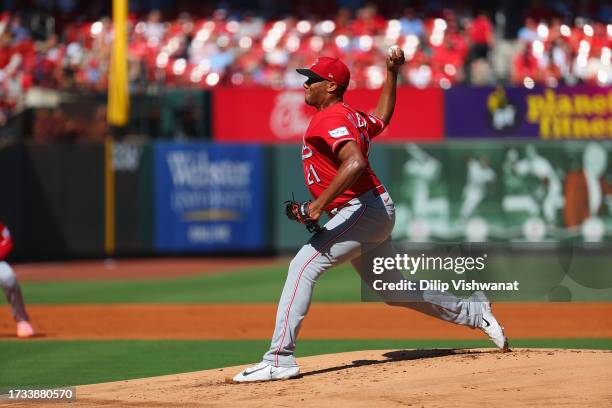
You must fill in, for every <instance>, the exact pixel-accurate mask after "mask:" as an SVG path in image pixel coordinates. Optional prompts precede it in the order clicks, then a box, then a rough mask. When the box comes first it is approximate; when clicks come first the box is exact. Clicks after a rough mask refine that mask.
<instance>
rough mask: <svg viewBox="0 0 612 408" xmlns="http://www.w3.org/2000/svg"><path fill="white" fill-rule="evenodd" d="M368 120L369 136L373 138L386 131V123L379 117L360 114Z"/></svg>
mask: <svg viewBox="0 0 612 408" xmlns="http://www.w3.org/2000/svg"><path fill="white" fill-rule="evenodd" d="M359 113H361V114H362V115H363V117H364V118H365V119H366V126H367V129H368V135H370V137H371V138H374V137H376V136H378V135H379V134H380V133H381V132H382V131H383V130H385V122H383V121H382V120H381V119H380V118H379V117H378V116H375V115H372V114H371V113H370V114H367V113H363V112H359Z"/></svg>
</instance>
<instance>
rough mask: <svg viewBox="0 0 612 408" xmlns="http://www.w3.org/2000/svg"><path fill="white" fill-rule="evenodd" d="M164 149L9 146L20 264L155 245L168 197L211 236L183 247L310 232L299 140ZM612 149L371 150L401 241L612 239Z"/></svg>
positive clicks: (271, 243)
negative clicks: (302, 214) (293, 212)
mask: <svg viewBox="0 0 612 408" xmlns="http://www.w3.org/2000/svg"><path fill="white" fill-rule="evenodd" d="M155 146H156V144H155V143H151V142H123V143H114V144H113V146H112V156H110V157H111V158H110V159H106V158H105V145H104V144H100V143H71V144H37V143H32V142H27V143H23V142H17V143H5V144H3V145H0V172H1V174H3V176H4V177H3V187H2V193H1V194H2V198H1V199H0V219H2V220H4V221H5V223H6V224H7V225H8V226H9V227H10V229H11V231H12V234H13V237H14V240H15V244H16V245H15V249H14V252H13V253H12V254H11V257H12V258H11V259H13V260H35V259H54V258H55V259H63V258H82V257H105V256H146V255H155V254H158V253H159V251H158V245H156V242H157V243H159V242H160V239H159V238H160V237H159V236H157V235H159V233H160V232H159V231H160V230H161V229H160V228H157V227H158V226H159V225H160V223H164V226H165V229H163V231H170V234H172V233H173V232H172V231H174V230H173V229H172V225H171V223H170V227H168V219H164V218H160V217H164V215H163V213H161V214H162V215H160V211H157V210H159V208H157V206H158V205H160V204H159V203H160V200H162V201H163V200H164V199H165V197H166V195H167V196H168V197H167V198H168V202H167V203H166V204H165V205H167V206H168V207H169V208H170V207H172V208H171V209H172V210H173V209H174V207H181V206H183V207H184V206H185V205H186V204H185V203H186V202H188V204H189V211H185V212H184V213H181V212H177V214H175V215H176V219H177V220H178V221H181V222H182V221H185V220H187V221H189V222H190V223H191V224H193V225H192V226H191V227H193V228H192V229H190V230H189V232H188V237H187V238H188V239H191V238H193V239H194V240H200V241H201V242H205V243H206V245H204V246H202V248H203V250H198V248H199V247H198V246H185V248H183V247H180V246H177V247H176V248H178V249H177V251H176V253H177V254H211V253H228V254H229V253H233V254H237V253H247V252H249V253H253V252H255V253H290V252H292V251H294V250H295V249H296V248H298V247H299V246H300V245H301V244H302V243H303V242H305V241H306V240H307V239H308V236H309V235H308V233H307V232H305V231H304V229H303V228H301V227H300V226H299V225H298V224H295V223H291V222H288V221H287V220H286V218H285V215H284V213H283V205H282V204H283V202H284V201H285V200H287V199H289V198H291V197H292V194H293V195H294V196H295V198H296V199H297V200H305V199H307V198H308V197H309V195H308V192H307V190H306V188H305V186H304V183H303V176H302V174H301V166H300V148H299V146H298V145H282V146H281V145H264V146H256V145H226V144H215V143H189V144H181V143H177V144H176V145H175V144H173V143H165V144H163V146H164V147H163V149H156V147H155ZM172 146H176V148H173V147H172ZM247 146H248V147H247ZM156 151H157V152H158V154H157V155H156V154H155V152H156ZM159 152H165V153H163V155H162V154H161V153H159ZM611 157H612V142H609V141H583V142H579V141H557V142H543V141H537V142H536V141H505V140H499V141H495V142H483V141H478V142H476V141H459V142H445V143H441V144H418V145H417V144H407V143H402V144H387V145H374V147H373V150H372V152H371V157H370V158H371V163H372V166H373V168H374V169H375V170H376V172H377V173H378V175H379V176H380V178H381V179H382V180H383V182H384V183H385V185H386V186H387V187H388V189H389V190H390V192H391V195H392V197H393V199H394V201H395V203H396V207H397V222H396V229H395V230H394V232H393V234H394V238H395V239H397V240H409V241H411V242H415V241H416V242H434V243H435V242H439V243H449V242H469V241H471V242H483V241H485V242H545V243H546V242H548V243H551V242H553V243H554V242H563V243H568V242H569V243H572V242H587V243H595V244H597V243H600V244H603V243H609V242H611V241H612V164H610V158H611ZM109 166H110V167H109ZM164 166H165V167H164ZM160 168H162V169H163V168H167V171H166V173H167V174H165V175H164V177H165V179H162V175H161V173H159V171H160V170H159V169H160ZM105 169H106V170H108V169H110V173H108V171H107V172H106V173H105ZM156 169H157V170H156ZM105 174H106V175H105ZM108 174H111V175H112V183H111V187H109V183H108V181H109V180H108V177H109V176H108ZM168 185H169V186H168ZM179 187H180V188H179ZM198 200H199V201H198ZM109 203H112V207H113V208H112V211H110V212H109V205H110V204H109ZM243 204H244V205H243ZM177 211H178V210H177ZM255 222H257V223H258V224H257V225H256V226H255V224H253V223H255ZM231 223H235V224H231ZM109 224H110V225H111V227H112V228H111V229H109ZM238 224H239V226H238V227H236V225H238ZM225 225H230V226H231V225H234V226H233V227H232V228H233V229H230V228H229V227H228V228H225ZM191 227H190V228H191ZM234 227H235V228H234ZM253 228H255V229H256V230H254V229H253ZM228 231H229V232H228ZM165 233H166V234H168V232H165ZM230 233H231V234H238V235H237V236H231V237H229V236H228V234H230ZM240 234H242V235H240ZM254 234H256V235H257V236H258V237H257V239H255V238H253V235H254ZM109 235H112V236H110V237H109ZM109 238H112V239H111V240H110V241H109ZM173 239H174V238H173V237H172V236H168V237H164V242H166V243H167V242H170V243H171V242H172V240H173ZM215 240H217V241H218V242H217V241H215ZM249 240H250V241H249ZM242 241H245V242H246V241H249V246H248V247H243V246H241V244H240V243H241V242H242ZM109 242H110V243H111V244H112V245H110V246H109ZM170 248H172V247H171V246H170ZM163 253H165V254H168V253H172V251H171V250H170V251H164V252H163Z"/></svg>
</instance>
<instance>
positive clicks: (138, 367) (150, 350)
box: [0, 339, 612, 391]
mask: <svg viewBox="0 0 612 408" xmlns="http://www.w3.org/2000/svg"><path fill="white" fill-rule="evenodd" d="M512 344H513V346H514V347H546V348H583V349H606V350H612V341H610V340H609V339H550V340H543V339H537V340H529V339H526V340H514V341H513V342H512ZM268 346H269V342H268V341H267V340H221V341H183V340H172V341H157V340H150V341H118V340H117V341H56V340H45V341H38V340H35V341H27V342H25V341H9V340H4V341H0V350H2V359H1V360H0V373H2V376H1V377H0V391H2V390H6V389H10V388H26V387H29V388H35V387H60V386H70V385H79V384H94V383H100V382H108V381H119V380H126V379H131V378H142V377H151V376H156V375H165V374H175V373H182V372H190V371H198V370H205V369H211V368H219V367H227V366H232V365H240V364H247V363H252V362H257V361H259V360H260V359H261V355H262V354H263V352H264V351H265V350H266V349H267V347H268ZM490 346H491V343H490V342H489V341H487V340H350V339H349V340H302V341H300V344H299V348H298V353H297V356H298V358H299V357H305V356H311V355H318V354H328V353H338V352H346V351H355V350H372V349H394V350H401V349H415V348H416V349H433V348H466V347H470V348H471V347H490ZM233 374H235V373H233V372H222V373H220V374H219V375H220V378H221V379H223V378H224V377H226V376H232V375H233Z"/></svg>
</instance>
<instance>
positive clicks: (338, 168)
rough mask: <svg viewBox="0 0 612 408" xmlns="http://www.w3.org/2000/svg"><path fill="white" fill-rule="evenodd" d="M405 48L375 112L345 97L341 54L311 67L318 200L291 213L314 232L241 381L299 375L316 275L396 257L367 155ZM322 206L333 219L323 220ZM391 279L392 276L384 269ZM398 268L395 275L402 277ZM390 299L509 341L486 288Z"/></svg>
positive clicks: (391, 98)
mask: <svg viewBox="0 0 612 408" xmlns="http://www.w3.org/2000/svg"><path fill="white" fill-rule="evenodd" d="M403 63H404V54H403V52H402V50H401V49H400V48H399V47H397V46H394V47H391V48H390V49H389V54H388V56H387V58H386V65H387V77H386V80H385V82H384V84H383V87H382V91H381V95H380V98H379V101H378V104H377V107H376V110H375V111H374V112H373V113H372V114H366V113H364V112H361V111H358V110H356V109H354V108H353V107H351V106H349V105H348V104H346V103H345V102H343V96H344V93H345V91H346V89H347V87H348V85H349V79H350V73H349V70H348V68H347V67H346V65H345V64H344V63H342V61H340V60H339V59H337V58H328V57H320V58H318V59H317V60H316V62H315V63H314V65H312V66H311V67H310V68H308V69H298V70H297V71H298V72H299V73H300V74H302V75H304V76H306V77H307V80H306V82H305V83H304V93H305V101H306V103H307V104H308V105H310V106H312V107H314V108H316V110H317V113H316V114H315V115H314V117H313V118H312V120H311V122H310V124H309V126H308V129H307V130H306V133H305V135H304V137H303V144H302V168H303V171H304V180H305V182H306V185H307V187H308V189H309V191H310V193H311V194H312V196H313V198H314V200H312V201H307V202H303V203H300V202H296V201H288V202H287V203H286V204H287V206H286V210H287V216H288V217H289V218H290V219H292V220H295V221H297V222H300V223H302V224H304V225H305V226H306V227H307V228H308V230H309V231H311V232H313V233H314V235H313V236H312V238H311V239H310V240H309V242H308V243H307V244H306V245H304V246H303V247H302V248H301V249H300V251H299V252H298V254H297V255H296V256H295V258H293V260H292V261H291V263H290V265H289V271H288V273H287V280H286V282H285V286H284V288H283V292H282V295H281V298H280V301H279V304H278V309H277V314H276V327H275V330H274V335H273V336H272V343H271V345H270V349H269V350H268V351H267V352H266V353H265V355H264V356H263V361H262V362H261V363H259V364H257V365H255V366H254V367H249V368H247V369H246V370H244V371H242V372H241V373H239V374H237V375H236V376H235V377H234V381H237V382H249V381H268V380H279V379H286V378H291V377H295V376H297V375H298V374H299V367H298V365H297V362H296V360H295V357H294V351H295V347H296V340H297V336H298V333H299V330H300V326H301V323H302V320H303V319H304V317H305V316H306V313H307V312H308V308H309V306H310V301H311V298H312V292H313V288H314V285H315V282H316V280H317V279H318V278H319V277H320V276H321V274H323V272H325V271H326V270H328V269H329V268H331V267H333V266H335V265H337V264H339V263H342V262H345V261H351V262H352V264H353V266H354V267H355V269H356V270H357V273H359V274H360V276H361V277H362V279H364V280H366V282H368V281H369V280H370V279H371V276H372V271H371V270H368V268H366V267H365V266H366V265H364V267H362V262H361V255H362V254H363V252H364V251H365V250H366V249H367V252H368V255H369V256H372V255H373V256H382V257H394V256H395V254H396V251H395V249H394V247H393V245H392V243H391V240H390V235H391V231H392V230H393V226H394V223H395V207H394V205H393V200H392V199H391V197H390V195H389V192H388V191H387V189H386V188H385V187H384V186H383V184H382V183H381V182H380V180H379V179H378V177H377V176H376V174H375V173H374V171H373V170H372V168H371V167H370V164H369V162H368V151H369V148H370V142H371V140H372V139H373V138H375V137H376V136H377V135H378V134H380V133H381V132H382V131H383V129H384V128H385V127H386V126H387V125H388V124H389V121H390V120H391V116H392V115H393V110H394V107H395V99H396V87H397V75H398V70H399V68H400V66H401V65H402V64H403ZM323 212H327V213H328V214H329V215H330V216H331V219H330V220H329V221H328V222H327V223H326V224H325V225H324V226H323V227H320V226H319V224H318V221H319V218H320V216H321V214H322V213H323ZM385 277H386V278H387V279H389V275H385ZM401 278H402V275H401V273H400V272H399V271H395V273H394V274H393V275H392V277H391V278H390V279H394V280H399V279H401ZM381 296H383V298H384V300H385V302H386V303H388V304H390V305H395V306H403V307H409V308H412V309H416V310H418V311H420V312H422V313H426V314H428V315H430V316H433V317H437V318H439V319H443V320H446V321H449V322H453V323H456V324H461V325H464V326H469V327H472V328H480V329H482V330H483V331H484V332H485V333H486V334H487V335H488V336H489V338H490V339H491V340H492V341H493V342H494V343H495V344H496V345H497V347H499V348H506V347H507V340H506V337H505V335H504V332H503V328H502V327H501V326H500V324H499V323H498V322H497V320H496V319H495V317H494V316H493V314H492V312H491V306H490V303H489V302H488V300H487V299H486V297H485V296H484V294H482V293H481V292H478V293H475V294H474V295H472V297H470V298H469V299H466V300H464V299H458V298H456V297H455V296H454V295H452V294H450V293H445V292H440V291H433V290H428V291H422V292H419V293H418V294H417V296H418V299H414V294H413V295H411V296H412V297H413V300H414V301H410V302H398V301H396V300H395V299H388V298H385V297H384V296H385V294H384V293H381Z"/></svg>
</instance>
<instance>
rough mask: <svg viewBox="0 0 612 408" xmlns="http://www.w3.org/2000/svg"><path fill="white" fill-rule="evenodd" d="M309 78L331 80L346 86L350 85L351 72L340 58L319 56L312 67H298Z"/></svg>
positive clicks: (298, 70)
mask: <svg viewBox="0 0 612 408" xmlns="http://www.w3.org/2000/svg"><path fill="white" fill-rule="evenodd" d="M296 71H297V72H299V73H300V74H302V75H305V76H307V77H308V78H313V79H319V80H325V81H330V82H333V83H335V84H338V85H340V86H342V87H344V88H347V87H348V84H349V80H350V79H351V73H350V72H349V69H348V68H347V66H346V65H344V62H342V61H340V59H339V58H331V57H319V58H317V60H316V61H315V63H314V64H312V66H311V67H310V68H298V69H296Z"/></svg>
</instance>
